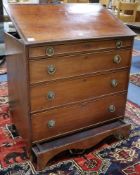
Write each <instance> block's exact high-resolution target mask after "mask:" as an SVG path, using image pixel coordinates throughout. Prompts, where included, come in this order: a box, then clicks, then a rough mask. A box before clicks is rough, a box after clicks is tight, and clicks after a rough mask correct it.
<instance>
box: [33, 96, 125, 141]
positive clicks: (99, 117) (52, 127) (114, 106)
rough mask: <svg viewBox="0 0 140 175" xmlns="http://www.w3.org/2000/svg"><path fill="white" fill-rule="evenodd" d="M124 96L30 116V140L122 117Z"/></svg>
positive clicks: (61, 133)
mask: <svg viewBox="0 0 140 175" xmlns="http://www.w3.org/2000/svg"><path fill="white" fill-rule="evenodd" d="M125 103H126V94H118V95H113V96H107V97H104V98H100V99H98V100H92V101H87V102H84V103H79V104H76V105H71V106H70V107H62V108H58V109H53V110H49V111H46V112H41V113H38V114H34V115H32V118H31V122H32V140H33V142H35V141H39V140H44V139H45V140H47V139H50V138H51V139H52V138H53V137H57V136H61V135H64V134H68V133H71V132H74V131H76V130H77V131H78V130H81V129H84V128H87V127H91V126H93V125H96V124H99V123H102V122H105V121H109V120H112V119H116V118H118V117H121V116H123V115H124V111H125Z"/></svg>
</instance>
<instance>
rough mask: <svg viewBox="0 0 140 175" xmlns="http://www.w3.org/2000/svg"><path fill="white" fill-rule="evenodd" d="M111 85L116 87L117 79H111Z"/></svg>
mask: <svg viewBox="0 0 140 175" xmlns="http://www.w3.org/2000/svg"><path fill="white" fill-rule="evenodd" d="M111 85H112V87H117V86H118V81H117V80H115V79H113V80H112V81H111Z"/></svg>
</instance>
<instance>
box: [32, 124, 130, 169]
mask: <svg viewBox="0 0 140 175" xmlns="http://www.w3.org/2000/svg"><path fill="white" fill-rule="evenodd" d="M129 131H130V124H125V123H124V122H123V121H116V122H114V123H109V124H106V125H103V126H100V127H97V128H94V129H91V130H88V131H83V132H80V133H77V134H74V135H70V136H67V137H64V138H60V139H57V140H54V141H51V142H44V143H42V144H41V143H40V144H39V143H38V144H36V145H34V146H33V147H32V151H33V160H35V161H36V162H34V163H36V165H37V170H43V169H44V168H45V166H46V165H47V163H48V162H49V160H51V159H52V158H53V157H54V156H56V155H58V154H59V153H61V152H63V151H66V150H72V149H79V150H81V149H87V148H91V147H93V146H95V145H96V144H97V143H100V142H101V141H102V140H103V139H105V138H107V137H109V136H115V137H116V138H117V139H122V138H127V137H128V135H129Z"/></svg>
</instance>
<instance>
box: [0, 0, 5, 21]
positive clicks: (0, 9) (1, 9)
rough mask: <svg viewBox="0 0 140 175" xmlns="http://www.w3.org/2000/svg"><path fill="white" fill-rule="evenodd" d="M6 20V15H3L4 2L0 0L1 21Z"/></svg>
mask: <svg viewBox="0 0 140 175" xmlns="http://www.w3.org/2000/svg"><path fill="white" fill-rule="evenodd" d="M3 21H4V15H3V3H2V0H1V1H0V22H3Z"/></svg>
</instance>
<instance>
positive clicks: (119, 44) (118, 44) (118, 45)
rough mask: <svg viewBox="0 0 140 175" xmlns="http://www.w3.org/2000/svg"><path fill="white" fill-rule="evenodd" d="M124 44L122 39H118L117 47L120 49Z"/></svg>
mask: <svg viewBox="0 0 140 175" xmlns="http://www.w3.org/2000/svg"><path fill="white" fill-rule="evenodd" d="M122 45H123V43H122V41H120V40H118V41H116V47H117V48H118V49H119V48H121V47H122Z"/></svg>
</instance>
